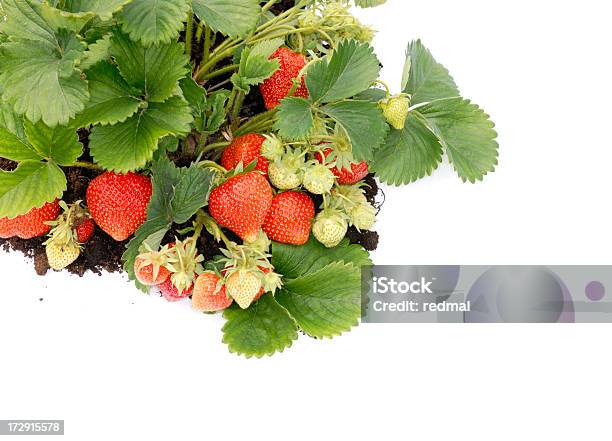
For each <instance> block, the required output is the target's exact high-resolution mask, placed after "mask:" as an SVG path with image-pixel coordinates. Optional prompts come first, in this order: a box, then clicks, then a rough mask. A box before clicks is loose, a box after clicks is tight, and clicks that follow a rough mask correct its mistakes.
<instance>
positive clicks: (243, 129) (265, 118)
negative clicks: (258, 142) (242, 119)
mask: <svg viewBox="0 0 612 441" xmlns="http://www.w3.org/2000/svg"><path fill="white" fill-rule="evenodd" d="M276 112H277V110H276V109H272V110H268V111H267V112H264V113H260V114H259V115H257V116H254V117H253V118H251V119H250V120H248V121H247V122H246V123H244V124H243V125H242V126H240V127H239V128H238V129H237V130H236V131H235V134H236V135H244V134H245V133H249V132H255V131H256V129H259V128H260V127H261V126H266V127H267V125H269V124H273V123H274V117H275V115H276Z"/></svg>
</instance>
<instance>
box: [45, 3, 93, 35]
mask: <svg viewBox="0 0 612 441" xmlns="http://www.w3.org/2000/svg"><path fill="white" fill-rule="evenodd" d="M36 10H37V11H38V13H39V14H40V15H41V16H42V17H43V18H44V20H45V21H46V22H47V23H48V24H49V26H51V27H52V28H53V30H54V31H58V30H60V29H66V30H69V31H72V32H74V33H79V32H80V31H81V30H82V29H83V27H85V25H86V24H87V23H88V22H89V21H90V20H91V18H92V17H93V16H94V15H93V14H72V13H70V12H66V11H62V10H60V9H57V8H55V7H53V6H52V5H49V4H47V3H40V4H39V5H36Z"/></svg>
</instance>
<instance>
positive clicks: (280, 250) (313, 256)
mask: <svg viewBox="0 0 612 441" xmlns="http://www.w3.org/2000/svg"><path fill="white" fill-rule="evenodd" d="M334 262H345V263H351V264H353V265H355V266H357V267H361V266H367V265H372V261H371V260H370V257H369V254H368V252H367V251H366V250H364V249H363V247H361V246H360V245H353V244H350V242H349V241H348V239H345V240H343V241H342V242H341V243H340V244H339V245H338V246H336V247H334V248H326V247H325V246H324V245H322V244H321V243H320V242H319V241H318V240H316V239H315V238H314V237H312V236H311V237H310V239H309V240H308V242H306V244H304V245H299V246H297V245H286V244H281V243H277V242H273V243H272V265H273V266H274V268H275V271H277V272H278V273H279V274H282V275H283V277H285V278H286V279H297V278H299V277H301V276H304V275H306V274H310V273H313V272H316V271H319V270H320V269H322V268H324V267H326V266H327V265H329V264H331V263H334Z"/></svg>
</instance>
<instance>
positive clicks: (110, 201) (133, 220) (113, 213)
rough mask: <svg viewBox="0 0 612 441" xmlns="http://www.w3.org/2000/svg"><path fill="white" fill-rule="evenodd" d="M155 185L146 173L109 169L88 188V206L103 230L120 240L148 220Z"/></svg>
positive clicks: (124, 238)
mask: <svg viewBox="0 0 612 441" xmlns="http://www.w3.org/2000/svg"><path fill="white" fill-rule="evenodd" d="M152 193H153V188H152V186H151V180H150V179H149V178H148V177H147V176H143V175H139V174H136V173H132V172H130V173H127V174H117V173H114V172H106V173H103V174H101V175H100V176H98V177H97V178H95V179H94V180H93V181H91V183H90V184H89V187H88V188H87V206H88V207H89V211H90V212H91V215H92V217H93V219H94V221H95V222H96V224H98V226H99V227H100V228H102V230H104V231H105V232H106V233H107V234H108V235H110V236H111V237H112V238H113V239H115V240H116V241H118V242H121V241H123V240H126V239H127V238H128V237H130V236H131V235H132V234H134V232H135V231H136V230H137V229H138V227H140V226H141V225H142V224H143V223H144V221H145V220H146V219H147V205H148V204H149V200H150V199H151V194H152Z"/></svg>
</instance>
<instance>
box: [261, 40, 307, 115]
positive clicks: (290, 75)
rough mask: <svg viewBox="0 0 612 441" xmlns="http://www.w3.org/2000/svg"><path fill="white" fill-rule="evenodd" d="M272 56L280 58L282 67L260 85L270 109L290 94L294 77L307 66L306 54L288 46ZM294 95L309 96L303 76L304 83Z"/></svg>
mask: <svg viewBox="0 0 612 441" xmlns="http://www.w3.org/2000/svg"><path fill="white" fill-rule="evenodd" d="M272 58H276V59H278V61H279V63H280V68H279V69H278V70H277V71H276V72H275V73H274V74H273V75H272V76H271V77H270V78H268V79H267V80H265V81H264V82H263V83H262V85H261V86H259V90H260V91H261V94H262V95H263V99H264V103H265V105H266V109H268V110H270V109H273V108H275V107H276V106H278V105H279V104H280V101H281V100H282V99H283V98H285V97H286V96H287V95H288V94H289V91H290V90H291V88H292V87H293V79H294V78H297V76H298V74H299V73H300V71H301V70H302V69H303V68H304V66H306V57H305V56H304V55H302V54H300V53H297V52H293V51H292V50H291V49H288V48H286V47H281V48H278V49H277V50H276V52H274V53H273V54H272V56H271V57H270V59H272ZM293 96H299V97H302V98H308V96H309V94H308V89H307V88H306V84H305V83H304V78H303V77H302V84H301V85H300V87H298V88H297V90H296V91H295V93H294V94H293Z"/></svg>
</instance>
